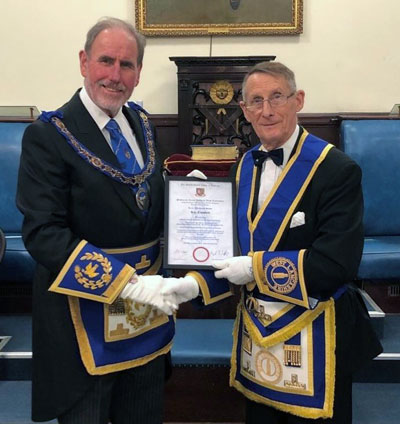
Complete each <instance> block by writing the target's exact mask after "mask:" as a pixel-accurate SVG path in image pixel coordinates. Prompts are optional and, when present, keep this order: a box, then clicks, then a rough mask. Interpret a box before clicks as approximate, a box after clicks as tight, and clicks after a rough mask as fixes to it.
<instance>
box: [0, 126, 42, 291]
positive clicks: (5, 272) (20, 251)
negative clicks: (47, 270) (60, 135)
mask: <svg viewBox="0 0 400 424" xmlns="http://www.w3.org/2000/svg"><path fill="white" fill-rule="evenodd" d="M28 125H29V124H28V123H20V122H0V228H1V229H2V230H3V232H4V234H5V237H6V251H5V254H4V257H3V260H2V262H1V263H0V284H1V283H3V282H11V283H12V282H18V283H30V282H31V281H32V277H33V271H34V267H35V263H34V261H33V259H32V258H31V256H30V255H29V253H28V252H27V250H26V249H25V246H24V243H23V241H22V237H21V226H22V214H21V213H20V212H19V211H18V209H17V207H16V206H15V194H16V188H17V178H18V167H19V157H20V153H21V140H22V136H23V133H24V131H25V128H26V127H27V126H28Z"/></svg>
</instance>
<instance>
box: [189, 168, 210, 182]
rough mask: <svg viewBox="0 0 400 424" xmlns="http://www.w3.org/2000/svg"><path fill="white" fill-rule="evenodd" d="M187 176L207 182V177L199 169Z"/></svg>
mask: <svg viewBox="0 0 400 424" xmlns="http://www.w3.org/2000/svg"><path fill="white" fill-rule="evenodd" d="M186 176H187V177H194V178H198V179H199V180H206V179H207V176H206V175H205V174H204V173H203V172H201V171H200V170H198V169H193V171H190V172H189V174H187V175H186Z"/></svg>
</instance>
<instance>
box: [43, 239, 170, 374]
mask: <svg viewBox="0 0 400 424" xmlns="http://www.w3.org/2000/svg"><path fill="white" fill-rule="evenodd" d="M161 257H162V256H161V252H160V243H159V240H155V241H153V242H151V243H147V244H146V245H141V246H136V247H132V248H123V249H102V250H101V249H98V248H96V247H94V246H92V245H91V244H89V243H87V242H85V241H82V242H81V243H79V245H78V246H77V247H76V248H75V250H74V251H73V252H72V254H71V256H70V258H69V260H68V261H67V263H66V264H65V266H64V267H63V269H62V270H61V271H60V273H59V275H58V276H57V278H56V280H55V281H54V283H53V284H52V285H51V287H50V289H49V290H50V291H53V292H56V293H62V294H67V295H69V297H68V301H69V306H70V311H71V317H72V321H73V324H74V327H75V332H76V335H77V340H78V345H79V350H80V353H81V358H82V361H83V363H84V365H85V368H86V370H87V372H88V373H89V374H92V375H98V374H107V373H110V372H114V371H121V370H124V369H128V368H132V367H135V366H138V365H143V364H145V363H147V362H149V361H151V360H152V359H154V358H156V357H157V356H159V355H161V354H163V353H167V352H168V351H169V350H170V349H171V346H172V339H173V337H174V334H175V321H174V318H173V316H168V315H166V314H164V313H162V312H161V311H159V310H158V309H157V308H154V307H152V306H151V305H145V304H141V303H138V302H134V301H132V300H130V299H121V298H119V297H118V293H119V292H120V291H121V289H122V287H124V286H125V284H126V283H127V281H129V279H130V278H131V277H132V276H133V274H134V273H135V272H137V273H138V274H146V275H152V274H156V273H158V272H159V270H160V265H161ZM110 289H112V290H110Z"/></svg>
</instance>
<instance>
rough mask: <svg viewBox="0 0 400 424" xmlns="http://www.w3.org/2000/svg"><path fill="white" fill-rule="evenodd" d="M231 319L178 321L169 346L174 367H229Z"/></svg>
mask: <svg viewBox="0 0 400 424" xmlns="http://www.w3.org/2000/svg"><path fill="white" fill-rule="evenodd" d="M232 330H233V320H232V319H178V320H177V321H176V335H175V339H174V344H173V346H172V363H173V365H175V366H212V365H214V366H229V364H230V359H231V352H232Z"/></svg>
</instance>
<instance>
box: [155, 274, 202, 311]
mask: <svg viewBox="0 0 400 424" xmlns="http://www.w3.org/2000/svg"><path fill="white" fill-rule="evenodd" d="M164 282H165V285H164V287H163V288H162V290H161V293H162V294H163V295H164V296H173V299H174V303H175V304H177V305H179V304H180V303H183V302H187V301H188V300H192V299H194V298H195V297H197V296H198V295H199V285H198V284H197V281H196V279H195V278H193V277H191V276H189V275H187V276H186V277H182V278H164Z"/></svg>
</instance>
